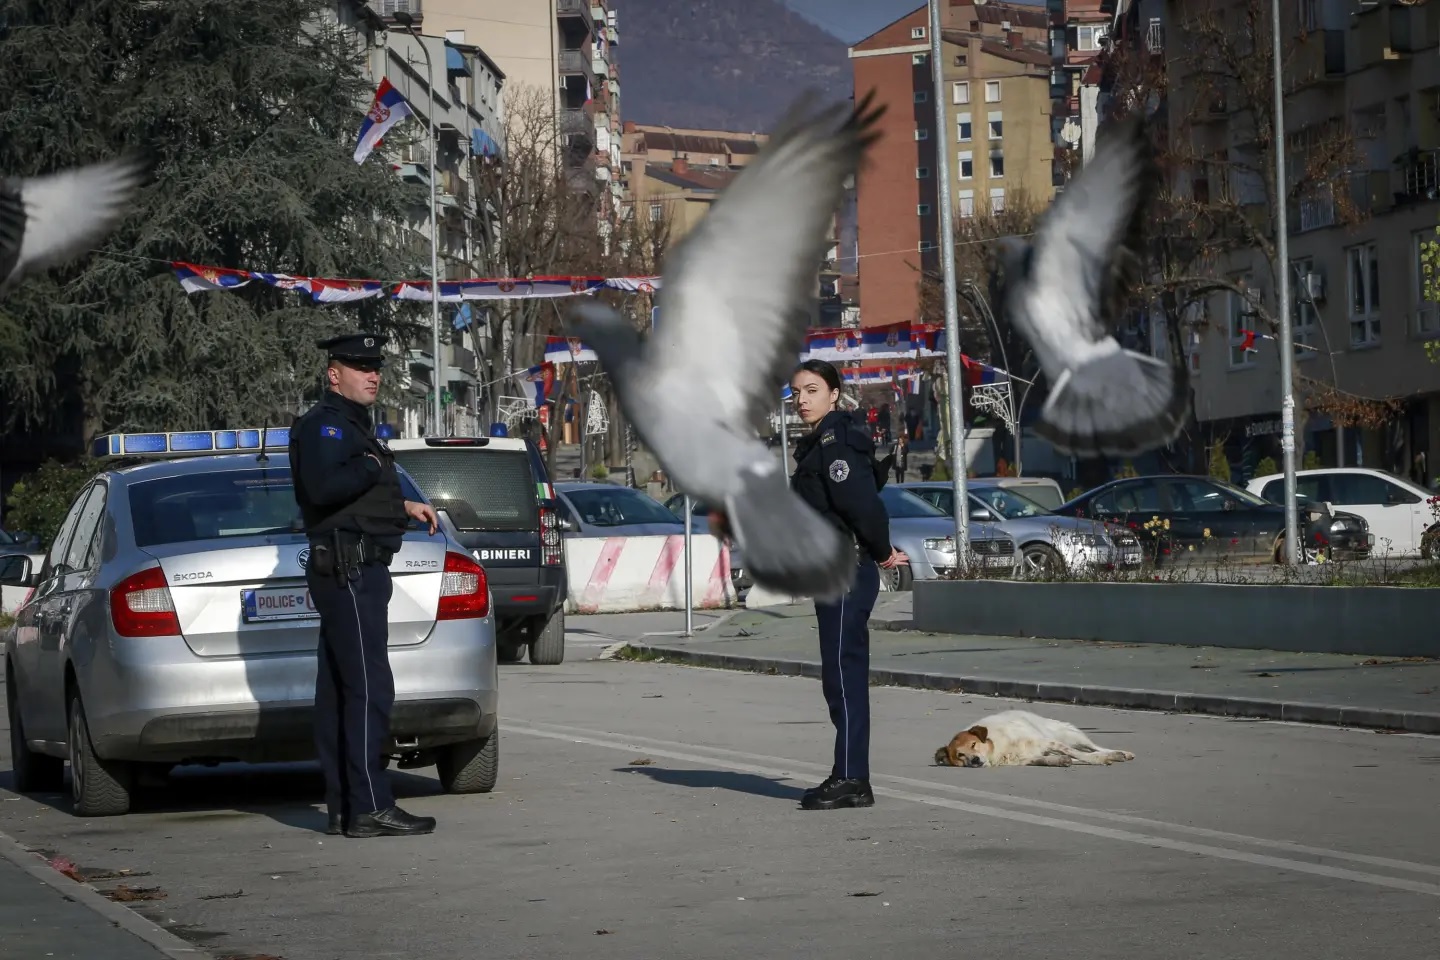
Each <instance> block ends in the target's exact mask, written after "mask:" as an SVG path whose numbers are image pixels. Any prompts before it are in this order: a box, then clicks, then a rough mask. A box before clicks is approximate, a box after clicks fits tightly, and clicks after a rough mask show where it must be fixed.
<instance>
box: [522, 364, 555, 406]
mask: <svg viewBox="0 0 1440 960" xmlns="http://www.w3.org/2000/svg"><path fill="white" fill-rule="evenodd" d="M525 374H526V376H525V379H526V380H529V381H530V382H531V383H533V384H535V407H536V409H537V410H538V409H539V408H541V407H543V406H545V401H546V400H548V399H550V391H551V390H553V389H554V388H555V364H553V363H549V362H546V363H537V364H535V366H533V367H531V368H530V369H529V370H526V371H525Z"/></svg>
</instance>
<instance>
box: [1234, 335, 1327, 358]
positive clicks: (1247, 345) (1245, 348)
mask: <svg viewBox="0 0 1440 960" xmlns="http://www.w3.org/2000/svg"><path fill="white" fill-rule="evenodd" d="M1240 336H1241V338H1242V339H1241V341H1240V350H1241V352H1243V353H1259V352H1260V348H1259V347H1257V346H1255V341H1256V340H1274V339H1276V337H1274V336H1273V335H1272V334H1268V333H1256V332H1255V331H1254V330H1241V331H1240ZM1295 346H1297V347H1299V348H1300V349H1302V350H1314V351H1315V352H1316V353H1319V352H1320V348H1319V347H1312V346H1310V344H1308V343H1296V344H1295Z"/></svg>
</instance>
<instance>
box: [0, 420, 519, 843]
mask: <svg viewBox="0 0 1440 960" xmlns="http://www.w3.org/2000/svg"><path fill="white" fill-rule="evenodd" d="M288 441H289V436H288V431H287V430H283V429H275V430H267V431H265V436H264V437H263V439H262V435H261V431H259V430H233V431H213V432H212V431H204V432H200V433H184V434H181V433H171V434H128V435H117V436H109V437H102V438H100V440H98V441H97V444H96V445H97V451H96V452H97V453H98V454H100V455H102V456H105V457H107V458H109V459H110V460H111V463H110V464H109V465H108V467H109V468H108V469H107V470H106V471H105V472H103V473H101V474H99V475H98V476H96V477H94V478H93V479H92V480H91V481H90V482H89V484H88V485H87V486H86V487H85V489H84V490H82V491H81V492H80V494H79V495H78V496H77V497H76V499H75V501H74V503H73V504H72V506H71V508H70V511H69V514H68V516H67V517H66V518H65V521H64V523H63V524H62V526H61V527H60V529H59V532H58V533H57V534H56V536H55V540H54V542H53V543H52V544H51V546H50V549H49V551H48V553H47V554H46V556H45V558H44V562H43V563H42V564H41V565H40V567H39V569H33V568H32V567H31V565H30V564H29V562H28V560H27V562H26V564H24V565H22V566H21V567H20V568H19V569H18V570H7V572H8V573H9V574H10V578H11V579H14V580H17V581H18V582H16V583H13V584H11V583H8V581H7V585H11V586H25V587H29V588H30V592H29V595H28V596H27V598H26V600H25V602H24V603H23V605H22V606H21V607H20V609H19V610H18V611H17V612H16V622H15V625H14V627H13V628H12V629H11V630H9V631H7V635H6V636H5V637H4V638H3V647H0V654H3V657H4V668H5V694H6V697H5V699H6V704H7V708H8V710H9V720H10V737H11V754H12V756H13V758H14V771H15V787H16V789H18V790H20V791H21V792H49V791H60V790H63V789H64V769H65V765H66V763H67V762H68V764H69V766H70V773H71V776H70V782H71V791H72V795H73V799H74V811H75V813H76V814H77V815H79V816H87V817H89V816H106V815H115V814H122V813H125V812H127V811H128V810H129V809H130V806H131V797H132V793H133V791H134V789H135V787H136V785H137V782H145V781H151V780H156V779H157V778H158V779H161V780H163V777H164V776H165V775H166V774H167V773H168V772H169V770H170V769H171V768H172V767H173V766H175V765H178V764H215V763H219V762H227V761H241V762H250V763H261V762H273V761H293V760H308V759H312V758H314V756H315V750H314V745H313V739H312V736H313V735H312V720H311V711H312V706H313V697H314V691H315V666H316V657H315V651H316V645H317V641H318V638H319V620H318V615H317V613H316V611H315V608H314V607H313V606H312V605H311V603H310V598H309V594H308V590H307V589H306V585H305V573H304V569H305V562H306V559H307V555H308V552H309V551H308V550H307V544H306V539H305V537H304V535H303V533H302V532H301V529H302V527H301V523H300V519H299V511H298V508H297V507H296V504H295V497H294V493H293V489H292V480H291V476H290V467H289V460H288V456H287V453H286V450H287V445H288ZM262 444H263V447H262ZM401 483H402V485H403V486H404V488H405V496H406V498H408V499H411V500H416V501H423V500H424V499H425V498H424V497H423V496H422V495H421V493H420V492H419V490H418V489H417V488H416V486H415V484H414V482H413V481H412V480H411V478H410V477H409V475H408V474H405V473H404V471H403V470H402V471H401ZM13 566H14V565H12V567H13ZM390 569H391V572H392V574H393V575H394V585H395V589H394V597H393V599H392V600H391V601H390V662H391V664H392V666H393V669H394V673H395V706H394V710H393V712H392V718H391V737H392V739H391V742H390V743H389V744H388V751H387V752H388V753H389V754H390V755H391V756H393V757H396V758H398V760H399V762H400V765H401V766H403V767H422V766H428V765H431V764H434V765H435V767H436V768H437V771H438V773H439V777H440V780H441V782H442V784H443V785H444V787H445V789H446V790H448V791H450V792H456V793H465V792H488V791H490V790H491V789H493V787H494V785H495V780H496V774H497V770H498V746H499V745H498V741H499V734H498V730H497V726H498V724H497V713H496V711H497V708H498V691H497V686H498V683H497V681H498V678H497V673H496V659H495V626H494V621H493V618H492V616H491V595H490V590H489V584H488V582H487V579H486V576H485V571H484V569H483V568H482V567H481V565H480V564H479V563H478V562H476V560H475V559H474V557H473V556H471V555H470V554H469V553H467V552H466V551H465V549H464V548H463V547H461V546H460V545H459V544H458V543H457V542H456V541H455V540H453V539H452V538H451V537H450V536H449V534H448V533H447V532H446V531H445V530H443V529H442V530H440V531H437V532H436V534H435V535H434V536H431V535H430V534H429V532H428V529H427V528H425V527H422V526H420V525H419V524H418V523H412V525H411V528H410V530H409V531H407V532H406V534H405V537H404V543H403V545H402V547H401V549H400V551H399V552H398V553H397V554H396V555H395V557H394V560H393V561H392V562H391V565H390Z"/></svg>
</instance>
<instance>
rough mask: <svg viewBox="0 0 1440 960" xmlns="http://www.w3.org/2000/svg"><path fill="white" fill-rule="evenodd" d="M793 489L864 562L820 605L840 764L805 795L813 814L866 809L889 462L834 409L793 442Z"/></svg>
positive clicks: (823, 664)
mask: <svg viewBox="0 0 1440 960" xmlns="http://www.w3.org/2000/svg"><path fill="white" fill-rule="evenodd" d="M795 463H796V466H795V472H794V474H792V475H791V479H790V486H791V489H793V490H794V491H795V493H796V494H798V495H799V496H800V497H801V498H802V499H803V500H804V501H805V502H806V503H808V504H809V505H810V506H812V507H814V508H815V509H816V510H817V511H818V512H819V513H820V514H821V515H822V516H824V517H825V518H826V519H828V520H829V521H830V522H832V523H834V524H835V526H837V527H838V528H839V529H840V530H842V531H844V533H845V534H846V535H847V536H849V537H852V538H853V539H854V540H855V543H856V546H857V547H858V548H859V553H860V558H859V565H858V568H857V569H856V571H855V581H854V583H853V584H852V585H851V587H850V590H849V592H848V593H846V594H845V595H844V596H843V597H841V598H840V599H838V600H835V601H833V602H825V603H822V602H820V601H818V600H817V601H816V602H815V619H816V620H817V621H818V625H819V629H820V680H821V687H822V689H823V691H824V693H825V702H826V703H827V704H828V705H829V707H830V720H831V722H832V723H833V724H834V725H835V763H834V766H833V767H832V769H831V771H830V776H829V778H827V779H826V780H825V782H824V783H822V784H820V785H819V786H818V787H815V788H813V789H811V790H808V791H806V793H805V796H804V797H803V798H802V799H801V806H803V807H804V808H805V809H807V810H828V809H832V808H835V807H846V806H850V807H868V806H871V805H872V804H874V802H875V797H874V794H873V793H872V791H871V789H870V627H869V620H870V611H871V610H873V609H874V607H875V599H876V597H877V596H878V595H879V593H880V570H879V567H877V566H876V564H878V563H880V562H883V561H884V560H886V559H887V558H889V556H890V553H891V545H890V518H889V516H888V514H887V513H886V511H885V505H884V503H882V502H881V500H880V496H879V491H880V488H881V487H882V486H884V483H885V479H884V475H885V473H886V472H888V464H887V465H886V466H884V467H881V466H879V465H877V464H876V462H875V446H874V443H873V442H872V441H871V439H870V436H869V433H868V432H867V431H866V430H865V429H864V427H863V426H861V425H860V424H859V423H858V422H857V421H856V420H855V418H854V417H853V416H852V415H851V414H849V413H847V412H844V411H841V410H833V411H831V412H830V413H828V414H826V415H825V417H824V418H823V419H822V420H821V421H820V422H819V423H818V424H817V425H816V426H815V429H814V430H812V431H811V432H810V433H808V434H806V435H805V436H804V437H802V438H801V439H800V441H799V442H798V443H796V444H795Z"/></svg>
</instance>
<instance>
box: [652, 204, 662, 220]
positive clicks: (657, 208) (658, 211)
mask: <svg viewBox="0 0 1440 960" xmlns="http://www.w3.org/2000/svg"><path fill="white" fill-rule="evenodd" d="M663 216H665V208H664V207H663V206H661V205H660V204H658V203H652V204H650V222H651V223H659V222H660V218H661V217H663Z"/></svg>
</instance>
